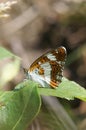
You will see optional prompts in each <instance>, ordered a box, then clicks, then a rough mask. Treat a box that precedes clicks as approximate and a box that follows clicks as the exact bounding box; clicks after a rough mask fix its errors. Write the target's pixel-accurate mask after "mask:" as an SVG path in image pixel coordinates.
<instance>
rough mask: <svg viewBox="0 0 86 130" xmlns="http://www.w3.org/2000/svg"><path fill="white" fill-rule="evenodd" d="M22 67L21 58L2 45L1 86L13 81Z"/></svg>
mask: <svg viewBox="0 0 86 130" xmlns="http://www.w3.org/2000/svg"><path fill="white" fill-rule="evenodd" d="M19 68H20V58H19V57H17V56H15V55H14V54H12V53H11V52H9V51H7V50H6V49H4V48H2V47H0V87H2V86H4V85H5V84H6V83H7V82H9V81H11V80H12V79H13V78H14V77H15V76H16V75H17V73H18V71H19Z"/></svg>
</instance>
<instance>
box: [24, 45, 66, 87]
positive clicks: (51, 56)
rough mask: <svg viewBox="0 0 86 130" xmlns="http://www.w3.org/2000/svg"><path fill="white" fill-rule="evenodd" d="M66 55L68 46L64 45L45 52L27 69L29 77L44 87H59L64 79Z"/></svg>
mask: <svg viewBox="0 0 86 130" xmlns="http://www.w3.org/2000/svg"><path fill="white" fill-rule="evenodd" d="M66 57H67V52H66V48H65V47H63V46H61V47H59V48H57V49H54V50H51V51H49V52H47V53H45V54H43V55H42V56H40V57H39V58H38V59H37V60H36V61H34V62H33V63H32V64H31V66H30V68H29V69H28V70H25V72H26V74H27V78H28V79H31V80H33V81H36V82H38V83H39V84H40V85H41V86H42V87H50V88H56V87H58V85H59V83H61V81H62V77H63V69H64V65H65V60H66Z"/></svg>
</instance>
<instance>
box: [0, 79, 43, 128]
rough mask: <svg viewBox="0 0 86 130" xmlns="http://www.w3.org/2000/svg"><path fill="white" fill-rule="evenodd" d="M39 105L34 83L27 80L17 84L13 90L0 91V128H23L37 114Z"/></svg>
mask: <svg viewBox="0 0 86 130" xmlns="http://www.w3.org/2000/svg"><path fill="white" fill-rule="evenodd" d="M18 88H20V89H18ZM40 105H41V103H40V96H39V94H38V91H37V87H36V84H35V83H33V84H32V82H28V81H27V82H23V83H21V84H19V85H18V86H17V87H16V89H15V90H14V91H5V92H2V91H1V92H0V130H25V129H26V127H27V126H28V124H30V123H31V121H32V120H33V118H34V117H35V116H36V115H37V114H38V112H39V109H40Z"/></svg>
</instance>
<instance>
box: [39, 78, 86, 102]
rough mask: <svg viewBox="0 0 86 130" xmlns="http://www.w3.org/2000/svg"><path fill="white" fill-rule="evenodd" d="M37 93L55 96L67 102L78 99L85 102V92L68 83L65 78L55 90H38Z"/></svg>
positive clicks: (76, 85)
mask: <svg viewBox="0 0 86 130" xmlns="http://www.w3.org/2000/svg"><path fill="white" fill-rule="evenodd" d="M38 91H39V93H40V94H41V95H46V96H56V97H60V98H65V99H68V100H73V99H74V98H78V99H81V100H83V101H86V90H85V89H84V88H83V87H81V86H80V85H79V84H77V83H75V82H73V81H70V80H68V79H66V78H63V79H62V82H61V83H60V84H59V86H58V87H57V88H56V89H50V88H38Z"/></svg>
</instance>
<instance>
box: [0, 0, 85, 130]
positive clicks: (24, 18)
mask: <svg viewBox="0 0 86 130" xmlns="http://www.w3.org/2000/svg"><path fill="white" fill-rule="evenodd" d="M0 46H3V47H5V48H6V49H8V50H10V51H11V52H13V53H14V54H16V55H17V56H19V57H20V58H21V59H22V66H23V67H25V68H29V66H30V65H31V63H32V62H33V61H34V60H36V58H38V57H39V56H40V55H42V54H44V53H45V52H47V51H48V50H50V49H54V48H58V47H59V46H64V47H66V49H67V55H68V56H67V60H66V65H65V69H64V76H65V77H67V78H68V79H70V80H73V81H75V82H77V83H79V84H80V85H81V86H83V87H84V88H85V87H86V1H85V0H8V1H7V0H0ZM23 79H24V74H23V71H22V70H20V72H19V74H18V75H17V76H16V77H15V79H14V80H13V81H11V82H10V83H8V84H7V87H8V88H11V87H14V86H15V85H16V84H18V83H19V82H21V81H23ZM42 99H43V103H42V108H41V111H40V113H39V115H38V117H37V119H35V120H34V121H33V123H32V124H31V126H30V127H29V128H28V130H29V129H30V130H86V103H85V102H82V101H80V100H78V99H75V100H73V101H67V100H64V99H56V98H51V97H42Z"/></svg>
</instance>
